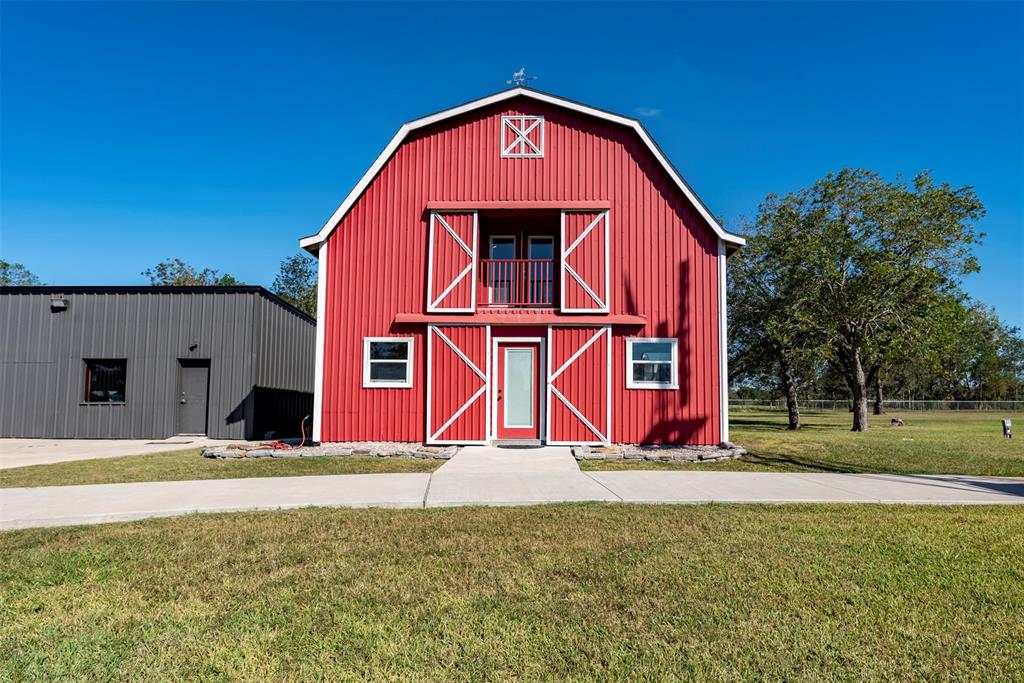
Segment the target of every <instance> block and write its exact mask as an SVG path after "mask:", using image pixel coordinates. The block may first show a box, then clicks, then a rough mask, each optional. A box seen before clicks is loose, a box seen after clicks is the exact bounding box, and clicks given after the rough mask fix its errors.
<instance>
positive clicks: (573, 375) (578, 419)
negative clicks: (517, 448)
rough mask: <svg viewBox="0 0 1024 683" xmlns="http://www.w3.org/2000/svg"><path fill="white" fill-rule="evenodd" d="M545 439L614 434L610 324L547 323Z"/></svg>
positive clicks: (596, 439)
mask: <svg viewBox="0 0 1024 683" xmlns="http://www.w3.org/2000/svg"><path fill="white" fill-rule="evenodd" d="M547 347H548V354H547V357H548V358H547V362H548V369H547V392H548V397H547V429H548V438H547V442H548V443H549V444H555V445H557V444H582V443H589V444H607V443H610V442H611V438H612V433H611V431H612V427H611V425H612V394H611V391H612V354H611V348H612V328H611V327H610V326H604V327H599V328H592V327H591V328H579V327H555V326H551V327H548V344H547Z"/></svg>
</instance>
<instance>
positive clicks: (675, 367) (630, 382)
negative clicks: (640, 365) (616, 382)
mask: <svg viewBox="0 0 1024 683" xmlns="http://www.w3.org/2000/svg"><path fill="white" fill-rule="evenodd" d="M638 343H639V344H671V345H672V360H671V363H672V378H671V381H669V382H668V383H665V382H640V381H636V380H634V379H633V363H634V362H644V361H634V360H633V344H638ZM651 362H657V363H664V362H665V361H651ZM626 388H627V389H678V388H679V340H678V339H677V338H675V337H633V338H630V339H626Z"/></svg>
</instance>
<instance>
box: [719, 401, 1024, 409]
mask: <svg viewBox="0 0 1024 683" xmlns="http://www.w3.org/2000/svg"><path fill="white" fill-rule="evenodd" d="M873 406H874V402H873V401H868V410H871V409H872V407H873ZM882 406H883V407H884V408H885V410H886V412H889V411H897V410H1001V411H1004V412H1006V411H1011V412H1012V411H1018V412H1020V411H1024V401H902V400H899V399H893V400H889V401H882ZM729 407H730V408H775V409H779V410H785V409H786V401H785V400H784V399H773V400H760V399H745V398H731V399H729ZM800 408H801V409H803V410H846V411H849V410H851V409H852V404H851V402H850V401H848V400H835V399H801V400H800Z"/></svg>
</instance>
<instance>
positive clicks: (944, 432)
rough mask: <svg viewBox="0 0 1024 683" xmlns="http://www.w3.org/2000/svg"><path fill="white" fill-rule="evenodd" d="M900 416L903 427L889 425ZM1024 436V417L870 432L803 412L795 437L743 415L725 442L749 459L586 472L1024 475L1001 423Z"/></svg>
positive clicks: (779, 415)
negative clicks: (743, 450)
mask: <svg viewBox="0 0 1024 683" xmlns="http://www.w3.org/2000/svg"><path fill="white" fill-rule="evenodd" d="M896 415H898V416H899V417H902V418H903V420H904V421H905V422H906V425H905V426H903V427H890V426H889V419H890V418H891V417H893V416H896ZM1004 417H1008V418H1011V419H1012V420H1013V422H1014V424H1015V425H1019V429H1018V431H1021V430H1024V413H991V412H974V411H963V412H957V411H922V412H914V411H908V412H905V413H898V412H891V413H890V414H888V415H882V416H872V428H871V430H869V431H867V432H863V433H859V434H857V433H853V432H851V431H849V430H850V414H849V413H847V412H845V411H808V412H806V413H802V414H801V422H802V424H803V426H802V427H801V428H800V430H799V431H797V432H791V431H788V430H787V429H786V413H785V412H784V411H778V410H760V409H742V410H733V411H732V413H731V415H730V438H731V439H732V440H733V441H735V442H736V443H738V444H740V445H742V446H743V447H744V448H746V449H747V450H748V451H749V453H748V454H747V455H746V456H744V457H743V458H741V459H740V460H735V461H728V462H721V463H706V464H704V463H685V462H680V463H675V462H672V463H661V462H647V461H642V462H638V461H628V462H627V461H614V460H613V461H589V462H584V463H581V467H582V469H584V470H621V469H627V470H628V469H668V470H695V469H701V470H720V471H760V472H886V473H898V474H977V475H988V476H1018V477H1019V476H1024V433H1018V435H1017V437H1016V438H1014V439H1005V438H1003V435H1002V428H1001V427H1000V422H999V421H1000V420H1001V419H1002V418H1004Z"/></svg>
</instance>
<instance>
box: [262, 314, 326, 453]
mask: <svg viewBox="0 0 1024 683" xmlns="http://www.w3.org/2000/svg"><path fill="white" fill-rule="evenodd" d="M253 304H254V316H253V317H254V324H253V336H252V340H253V349H254V358H255V374H254V383H255V388H254V390H253V398H252V401H253V419H252V429H251V434H250V438H255V439H262V438H265V437H266V438H280V437H283V436H299V435H300V434H301V433H302V430H303V428H304V429H305V434H306V435H309V434H311V433H312V427H313V425H312V414H313V374H314V370H315V359H316V323H315V322H314V321H313V320H312V319H311V318H307V317H305V316H303V317H300V316H298V315H297V314H296V313H295V311H294V310H293V309H291V308H290V307H286V306H284V305H283V304H281V303H280V302H278V301H276V300H274V299H271V298H269V297H265V296H257V297H255V298H254V301H253ZM307 417H309V418H310V419H309V420H305V418H307Z"/></svg>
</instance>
